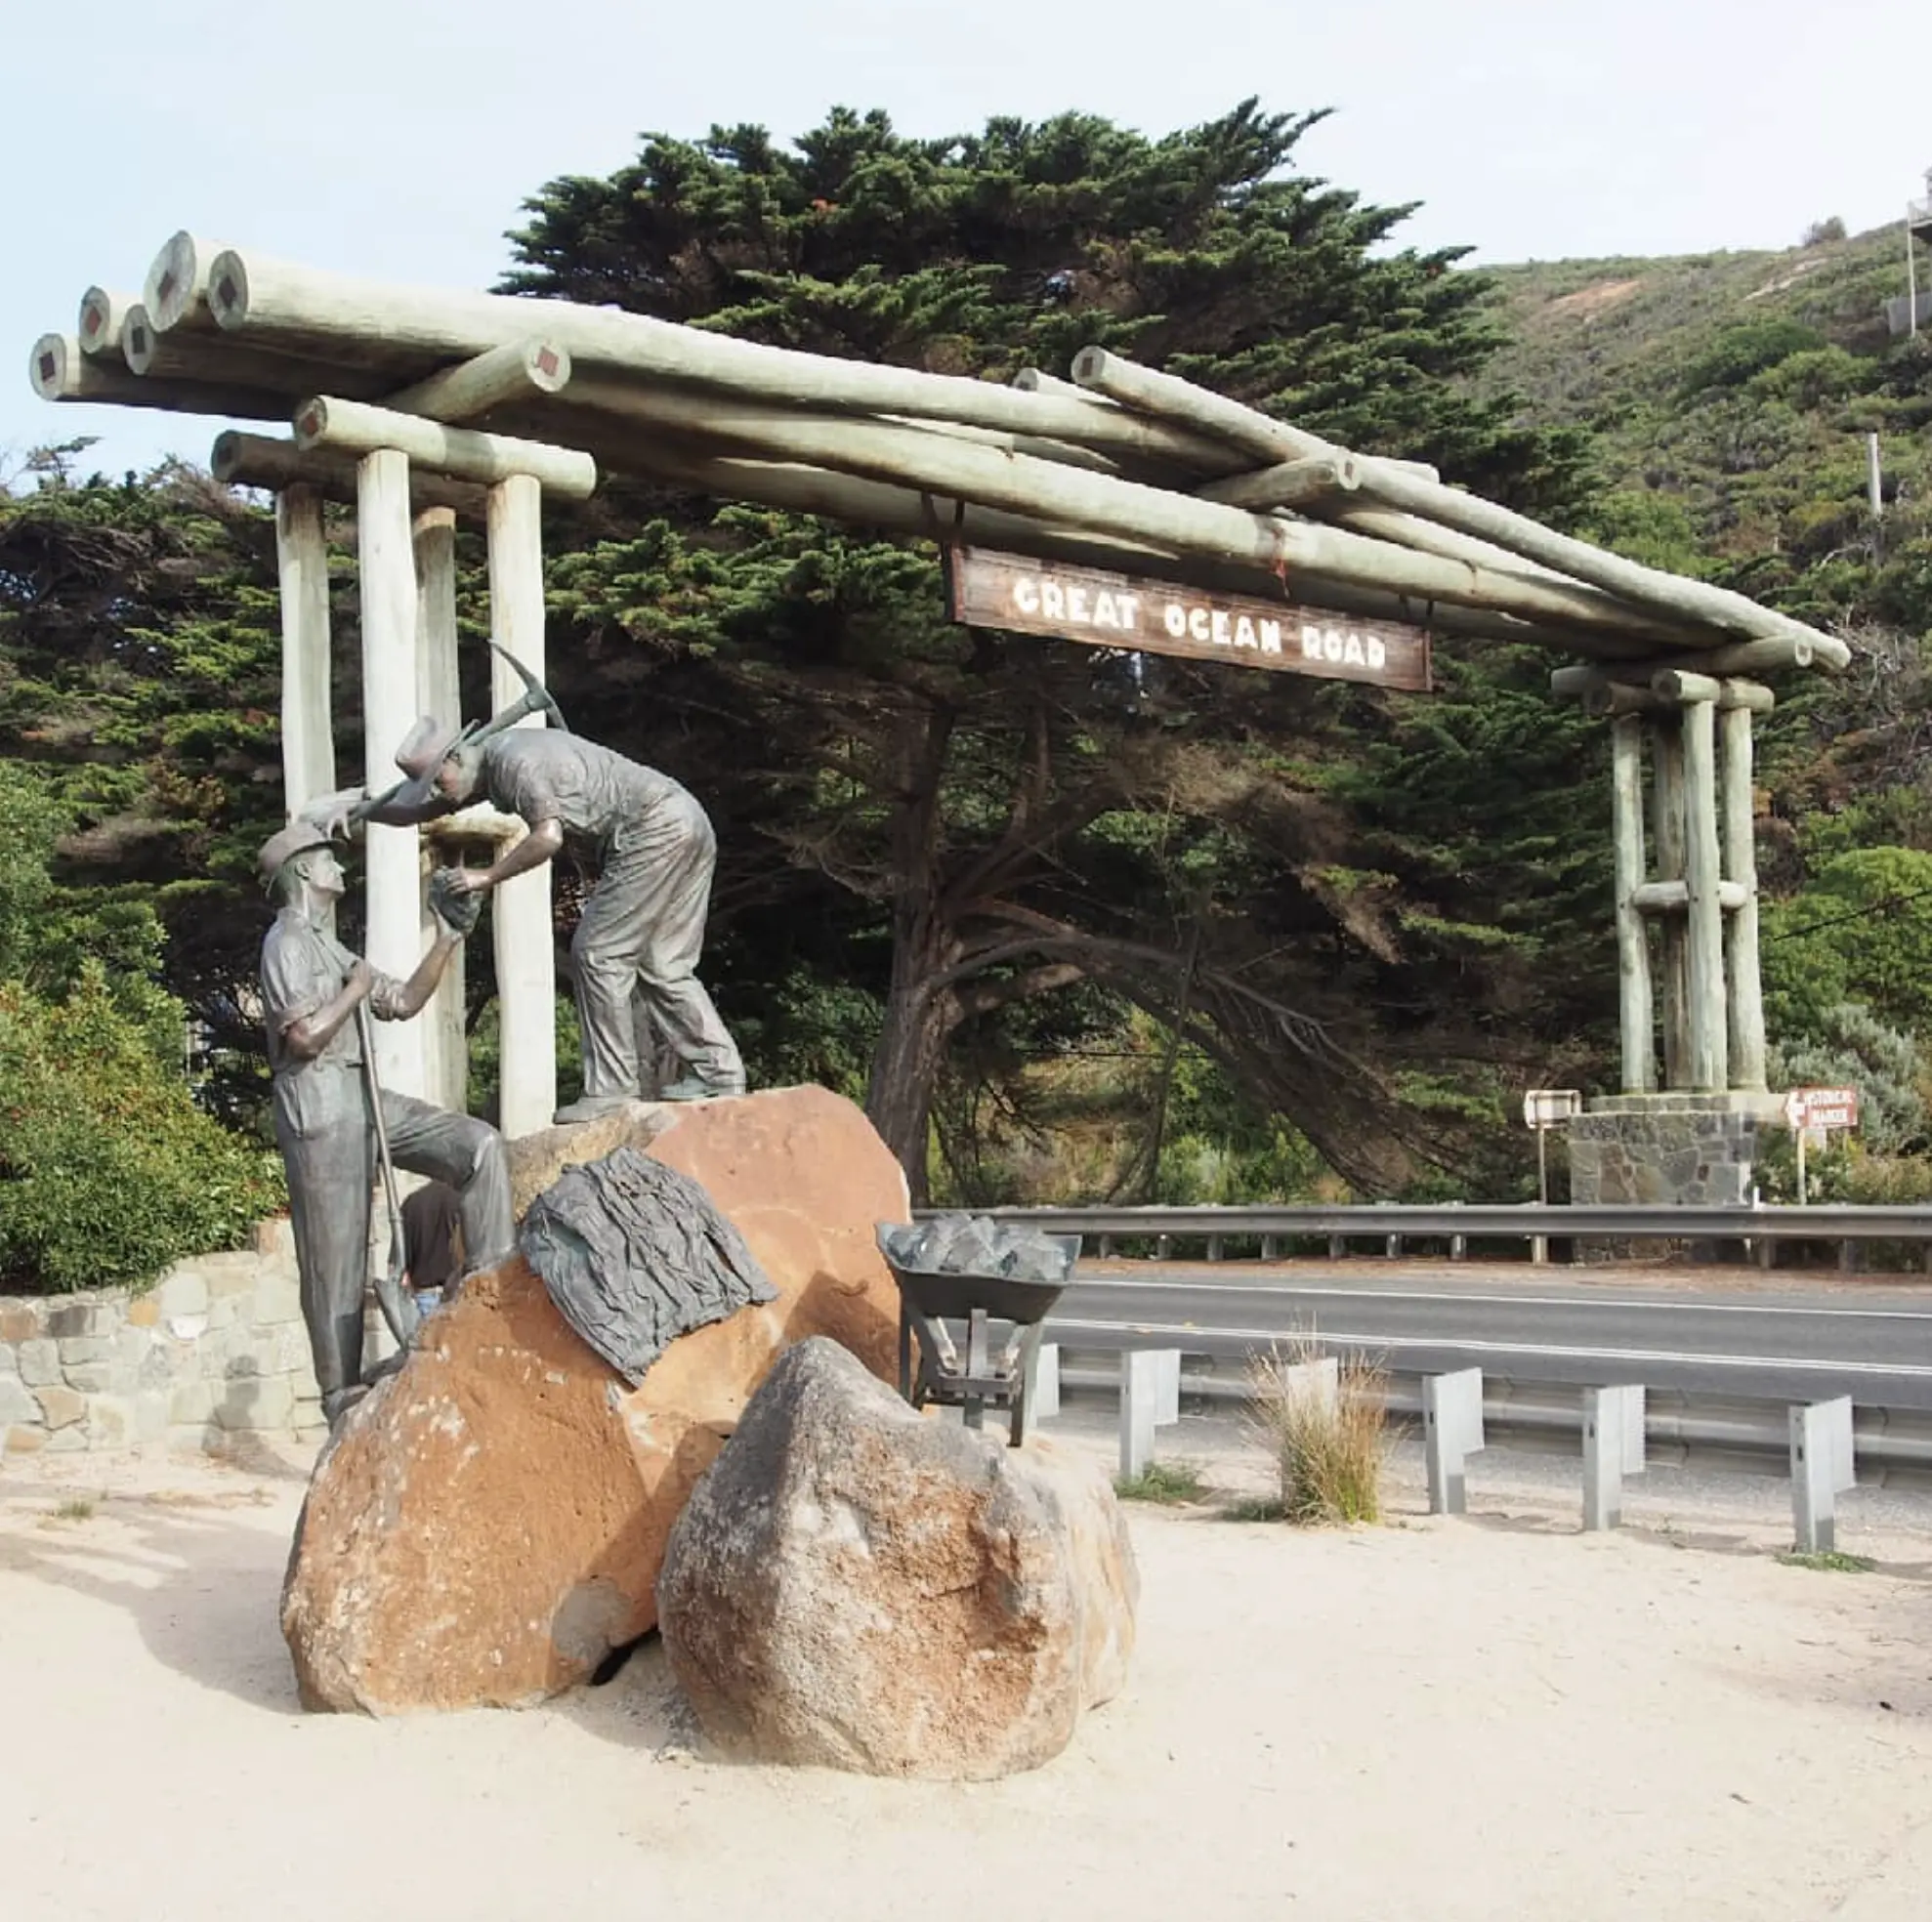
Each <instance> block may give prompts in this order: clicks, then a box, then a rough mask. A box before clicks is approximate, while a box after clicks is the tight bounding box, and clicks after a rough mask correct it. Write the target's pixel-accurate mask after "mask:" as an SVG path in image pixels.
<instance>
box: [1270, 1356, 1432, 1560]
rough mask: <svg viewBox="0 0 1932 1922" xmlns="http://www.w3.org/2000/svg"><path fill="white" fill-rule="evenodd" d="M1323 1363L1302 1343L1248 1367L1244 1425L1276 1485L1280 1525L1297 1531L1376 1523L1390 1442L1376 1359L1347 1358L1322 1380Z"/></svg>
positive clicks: (1384, 1383)
mask: <svg viewBox="0 0 1932 1922" xmlns="http://www.w3.org/2000/svg"><path fill="white" fill-rule="evenodd" d="M1323 1359H1324V1357H1323V1352H1322V1348H1321V1345H1320V1343H1318V1342H1317V1341H1316V1340H1315V1339H1314V1338H1313V1337H1312V1336H1309V1337H1303V1338H1301V1339H1298V1340H1296V1341H1294V1342H1292V1343H1290V1344H1289V1345H1288V1346H1287V1347H1285V1348H1281V1347H1277V1348H1275V1349H1272V1350H1271V1351H1270V1352H1269V1353H1268V1354H1267V1355H1266V1356H1255V1357H1253V1358H1250V1360H1249V1362H1248V1395H1249V1411H1250V1419H1251V1422H1252V1424H1253V1428H1254V1432H1255V1434H1256V1436H1257V1438H1258V1439H1259V1440H1260V1441H1261V1442H1262V1444H1263V1445H1264V1446H1265V1447H1266V1448H1267V1449H1268V1451H1269V1453H1270V1454H1271V1455H1273V1457H1274V1459H1275V1470H1276V1474H1277V1476H1278V1478H1279V1480H1280V1483H1281V1494H1280V1499H1279V1502H1278V1504H1276V1506H1277V1508H1278V1510H1279V1513H1280V1514H1281V1518H1282V1520H1284V1521H1287V1522H1294V1523H1299V1524H1301V1525H1310V1524H1314V1523H1324V1522H1379V1521H1380V1520H1381V1519H1382V1471H1383V1468H1384V1466H1385V1465H1386V1463H1387V1461H1388V1455H1389V1449H1390V1447H1391V1445H1392V1444H1393V1442H1394V1441H1395V1434H1394V1431H1393V1430H1392V1428H1391V1427H1390V1424H1389V1418H1388V1414H1387V1410H1386V1401H1387V1395H1388V1385H1389V1377H1388V1370H1387V1368H1386V1367H1384V1366H1383V1364H1382V1362H1381V1361H1380V1360H1379V1359H1378V1358H1373V1357H1369V1356H1365V1355H1362V1354H1359V1353H1350V1354H1348V1355H1345V1356H1343V1357H1341V1358H1340V1359H1339V1362H1338V1364H1337V1366H1336V1369H1335V1372H1334V1374H1333V1375H1332V1376H1330V1377H1328V1379H1327V1380H1326V1381H1324V1380H1323V1379H1322V1378H1321V1365H1320V1364H1321V1363H1322V1362H1323ZM1331 1384H1332V1385H1331Z"/></svg>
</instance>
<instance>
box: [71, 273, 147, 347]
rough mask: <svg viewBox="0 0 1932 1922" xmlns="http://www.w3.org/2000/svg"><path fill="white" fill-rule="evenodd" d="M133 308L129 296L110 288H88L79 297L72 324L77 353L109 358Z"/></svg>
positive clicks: (132, 300) (131, 295) (118, 345)
mask: <svg viewBox="0 0 1932 1922" xmlns="http://www.w3.org/2000/svg"><path fill="white" fill-rule="evenodd" d="M134 305H135V296H134V295H133V294H124V293H120V292H118V291H117V290H116V289H114V288H112V287H90V288H88V290H87V292H86V293H84V294H83V295H81V297H80V313H79V315H78V316H77V318H76V320H75V322H74V334H75V337H76V338H77V339H78V340H79V342H80V351H81V352H82V353H83V354H86V355H97V356H101V357H104V358H111V357H112V356H113V355H115V354H116V353H117V352H118V351H119V350H120V345H121V330H122V327H123V326H124V325H125V323H126V320H127V315H128V312H129V310H130V309H131V308H132V307H134Z"/></svg>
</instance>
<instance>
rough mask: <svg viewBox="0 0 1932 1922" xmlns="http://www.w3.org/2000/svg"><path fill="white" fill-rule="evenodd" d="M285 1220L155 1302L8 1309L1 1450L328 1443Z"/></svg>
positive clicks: (175, 1277) (176, 1276)
mask: <svg viewBox="0 0 1932 1922" xmlns="http://www.w3.org/2000/svg"><path fill="white" fill-rule="evenodd" d="M324 1427H325V1424H324V1423H323V1421H322V1413H321V1400H320V1395H319V1391H318V1390H317V1389H316V1386H315V1371H314V1369H313V1367H312V1366H311V1364H310V1359H309V1336H308V1331H307V1330H306V1329H305V1328H304V1326H303V1323H302V1309H301V1302H300V1299H299V1296H298V1293H297V1286H296V1278H295V1247H294V1241H293V1238H292V1237H291V1235H290V1233H289V1225H288V1223H287V1221H286V1220H285V1219H283V1220H277V1221H272V1222H264V1223H263V1224H262V1225H261V1226H260V1227H259V1228H258V1229H257V1230H256V1233H255V1243H254V1246H253V1247H250V1248H245V1249H239V1250H236V1251H235V1252H233V1253H230V1254H219V1255H197V1256H194V1257H192V1258H191V1259H189V1260H187V1261H182V1262H178V1263H176V1265H175V1266H174V1267H173V1268H171V1269H170V1270H169V1271H168V1273H167V1274H165V1275H163V1276H162V1277H161V1280H160V1281H159V1282H158V1283H157V1284H156V1286H155V1287H153V1288H152V1289H150V1290H149V1291H148V1292H147V1293H146V1294H140V1295H136V1294H132V1293H130V1292H129V1291H128V1290H126V1289H99V1290H94V1291H91V1292H88V1293H85V1294H75V1295H0V1449H4V1451H5V1452H6V1453H10V1454H22V1453H31V1452H34V1451H37V1450H40V1449H47V1450H50V1451H52V1450H83V1449H105V1448H124V1447H130V1446H132V1445H134V1444H135V1443H137V1442H143V1441H161V1442H167V1443H169V1444H171V1445H173V1446H176V1447H181V1448H188V1449H195V1450H202V1451H205V1452H209V1453H229V1452H232V1451H234V1450H235V1448H236V1447H237V1446H240V1445H245V1443H246V1442H247V1441H249V1440H250V1439H251V1438H268V1437H275V1438H281V1439H291V1440H309V1439H312V1438H314V1437H316V1436H319V1435H320V1434H321V1433H322V1432H323V1430H324Z"/></svg>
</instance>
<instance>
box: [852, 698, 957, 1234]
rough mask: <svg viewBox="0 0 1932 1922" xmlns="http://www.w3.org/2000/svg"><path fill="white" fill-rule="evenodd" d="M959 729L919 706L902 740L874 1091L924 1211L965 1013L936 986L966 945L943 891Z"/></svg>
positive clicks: (869, 1097) (871, 1111) (876, 1116)
mask: <svg viewBox="0 0 1932 1922" xmlns="http://www.w3.org/2000/svg"><path fill="white" fill-rule="evenodd" d="M951 734H952V716H951V715H950V713H948V712H947V711H946V710H945V709H943V708H939V707H932V708H924V709H915V710H911V711H909V712H908V713H907V714H906V715H905V717H904V719H903V723H902V724H901V726H900V728H899V730H898V732H897V736H896V738H895V741H894V744H893V747H894V758H895V761H896V764H897V765H896V766H895V768H894V771H893V773H894V786H895V788H896V790H897V795H898V813H897V816H896V818H895V820H894V824H893V876H894V893H893V904H892V933H893V946H892V987H891V990H890V992H889V993H888V995H887V999H886V1015H885V1022H884V1024H883V1026H882V1027H881V1028H880V1030H879V1045H878V1049H877V1051H876V1052H875V1053H874V1055H873V1057H872V1075H871V1081H870V1085H869V1086H868V1087H867V1089H866V1093H865V1112H866V1114H867V1116H868V1117H869V1118H870V1120H871V1123H872V1125H873V1127H875V1128H876V1129H878V1131H879V1134H880V1136H881V1137H882V1138H883V1139H884V1141H885V1144H886V1146H887V1147H888V1148H890V1149H892V1151H893V1153H894V1154H895V1155H896V1156H897V1157H898V1160H899V1164H900V1166H901V1167H902V1168H903V1169H904V1170H905V1184H906V1187H907V1188H908V1189H909V1190H910V1191H911V1195H912V1205H913V1206H914V1207H915V1208H916V1207H921V1206H923V1205H924V1204H925V1200H926V1158H927V1142H928V1137H929V1132H930V1127H931V1120H932V1109H933V1090H934V1087H935V1086H936V1085H937V1083H938V1080H939V1071H940V1065H941V1063H942V1062H943V1061H944V1060H945V1046H946V1042H947V1041H948V1040H949V1039H950V1038H951V1036H952V1031H953V1029H954V1028H955V1027H957V1026H958V1025H959V1021H960V1015H961V1009H960V1004H959V997H958V994H957V993H956V992H955V991H954V989H953V988H952V987H951V986H949V985H947V986H940V985H936V983H937V982H939V980H940V978H941V977H942V976H944V975H945V973H946V971H947V970H948V969H950V968H951V967H952V966H953V964H954V963H955V962H956V961H957V960H958V958H959V947H960V942H959V937H958V934H957V932H956V931H955V929H954V928H953V926H952V925H951V922H950V920H949V919H948V918H947V917H946V916H945V913H944V912H943V910H942V905H941V889H940V858H939V857H940V848H939V830H940V785H941V778H942V776H943V774H944V773H945V753H946V744H947V742H948V740H949V739H950V737H951Z"/></svg>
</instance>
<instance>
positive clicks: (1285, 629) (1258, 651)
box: [947, 547, 1430, 693]
mask: <svg viewBox="0 0 1932 1922" xmlns="http://www.w3.org/2000/svg"><path fill="white" fill-rule="evenodd" d="M949 563H950V564H949V566H948V569H947V573H948V577H949V580H950V599H951V612H952V618H953V619H954V620H956V621H962V622H964V623H965V624H966V625H967V626H968V627H1001V628H1006V629H1008V630H1010V631H1011V632H1013V633H1016V634H1048V635H1054V636H1057V637H1058V638H1059V639H1061V640H1063V641H1084V642H1086V643H1087V644H1088V645H1089V646H1090V647H1095V648H1128V649H1130V650H1132V651H1134V652H1137V653H1149V654H1178V655H1181V656H1182V657H1183V658H1184V659H1188V660H1209V661H1220V662H1223V663H1224V664H1226V665H1228V666H1231V667H1265V668H1272V669H1274V670H1275V671H1276V672H1278V673H1281V674H1315V675H1320V676H1323V678H1325V679H1327V680H1331V681H1367V682H1370V683H1372V684H1373V685H1374V686H1376V687H1378V688H1407V689H1414V690H1416V691H1417V692H1425V693H1426V692H1427V691H1428V689H1429V686H1430V682H1429V636H1428V634H1427V633H1426V632H1425V631H1424V630H1423V629H1421V628H1419V627H1407V626H1405V625H1403V623H1401V622H1400V621H1382V620H1358V619H1356V618H1355V617H1354V616H1353V615H1351V614H1337V613H1331V612H1328V611H1326V610H1324V609H1322V608H1319V607H1302V606H1295V605H1294V604H1293V603H1291V602H1287V601H1264V600H1261V599H1259V598H1258V597H1248V596H1244V595H1231V594H1207V593H1203V592H1202V591H1201V590H1200V589H1198V588H1193V587H1181V586H1177V585H1175V584H1174V583H1173V582H1171V581H1158V580H1146V579H1143V578H1141V577H1139V576H1137V575H1134V574H1114V573H1109V572H1107V571H1106V570H1105V569H1103V568H1099V567H1075V566H1072V565H1070V564H1067V563H1064V562H1059V561H1033V560H1029V559H1028V558H1027V557H1026V556H1024V555H1019V554H994V553H990V552H988V551H987V550H986V549H984V548H973V547H958V548H954V549H952V550H951V551H950V555H949Z"/></svg>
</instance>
